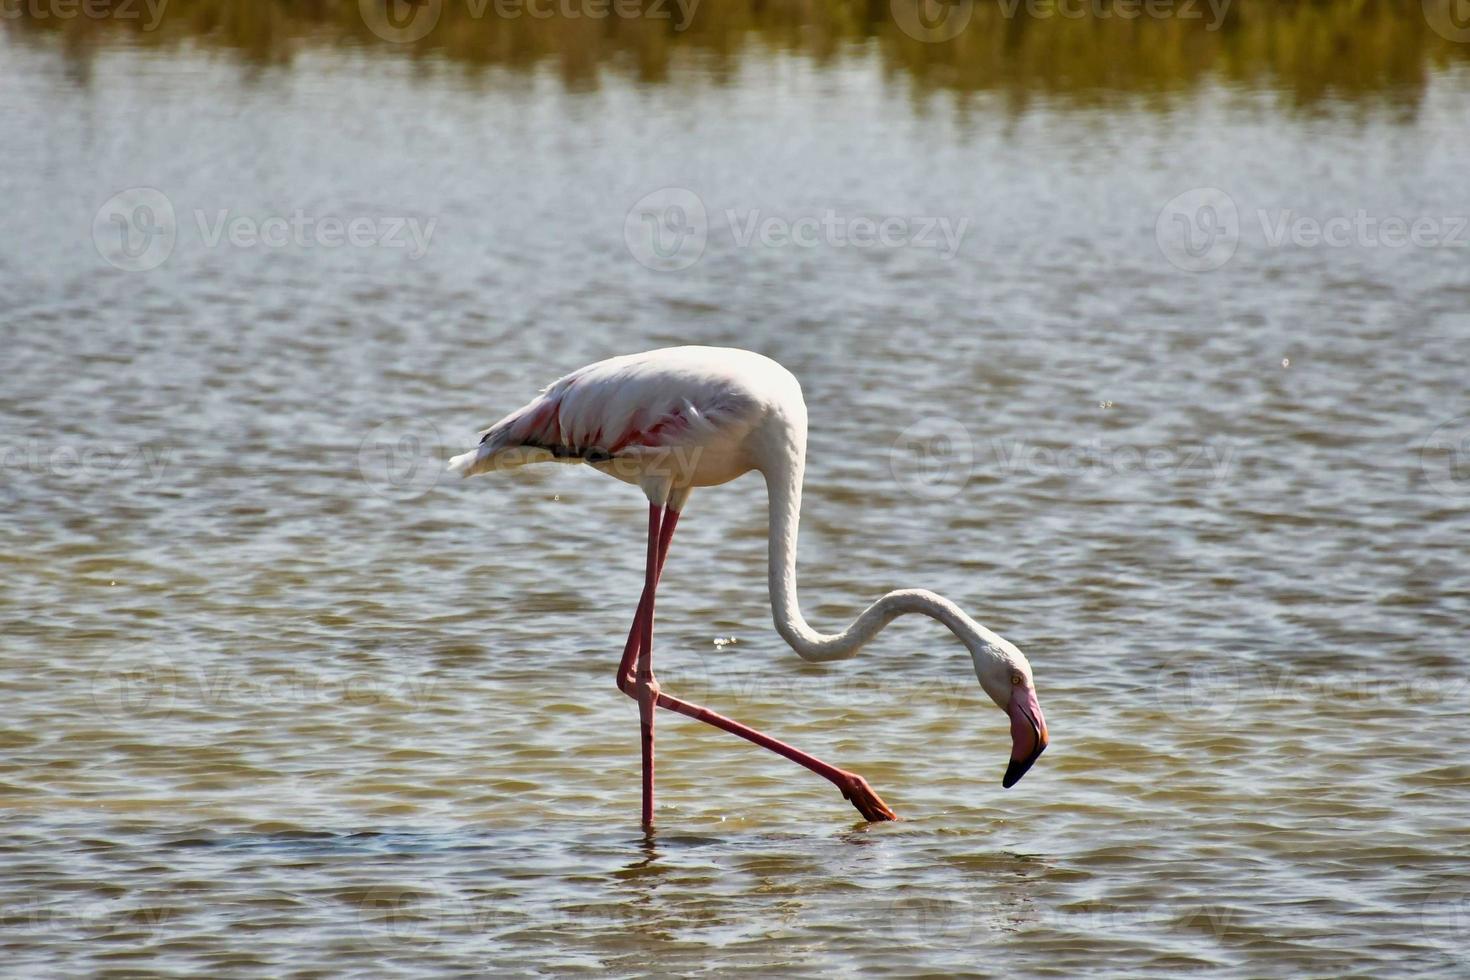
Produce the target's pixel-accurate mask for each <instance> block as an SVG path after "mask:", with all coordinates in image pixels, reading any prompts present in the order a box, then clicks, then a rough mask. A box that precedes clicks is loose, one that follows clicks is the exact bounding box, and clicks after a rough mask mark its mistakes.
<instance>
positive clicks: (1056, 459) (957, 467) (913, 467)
mask: <svg viewBox="0 0 1470 980" xmlns="http://www.w3.org/2000/svg"><path fill="white" fill-rule="evenodd" d="M988 449H989V452H988V454H987V453H983V452H977V449H976V443H975V440H974V439H973V438H972V437H971V435H970V430H969V429H968V428H967V427H966V426H965V425H964V424H963V423H961V422H958V421H956V420H955V419H952V418H947V417H944V416H929V417H926V418H922V419H920V420H919V421H917V422H915V423H914V424H913V425H911V426H909V427H908V428H906V429H904V430H903V432H902V433H900V434H899V436H898V438H897V439H895V440H894V442H893V445H892V447H890V449H889V451H888V468H889V472H891V473H892V474H893V478H894V480H895V481H897V483H898V484H899V486H901V487H903V489H904V490H905V491H906V492H907V493H909V494H911V495H912V496H915V497H918V498H920V499H923V500H945V499H948V498H950V497H953V496H955V495H956V494H958V493H959V492H960V491H962V490H964V489H965V487H966V486H967V485H968V484H969V482H970V478H971V477H972V476H974V474H975V471H976V469H977V468H983V469H984V470H985V471H986V472H987V473H990V474H992V475H997V476H1018V475H1026V476H1034V477H1049V476H1063V477H1067V478H1078V477H1098V478H1115V477H1123V476H1154V477H1168V476H1180V475H1190V474H1198V475H1201V476H1205V477H1207V478H1208V479H1210V480H1213V481H1221V480H1224V479H1226V478H1227V477H1228V476H1229V475H1230V470H1231V468H1232V467H1233V466H1234V463H1235V447H1233V446H1230V445H1227V444H1214V443H1201V444H1198V445H1180V446H1157V445H1156V446H1140V445H1131V444H1118V445H1114V444H1110V443H1106V442H1104V441H1103V440H1101V439H1093V440H1091V441H1089V442H1085V443H1078V444H1073V445H1068V446H1049V445H1038V444H1035V443H1032V442H1029V441H1027V440H1025V439H1007V438H1002V437H995V438H992V439H991V440H989V445H988Z"/></svg>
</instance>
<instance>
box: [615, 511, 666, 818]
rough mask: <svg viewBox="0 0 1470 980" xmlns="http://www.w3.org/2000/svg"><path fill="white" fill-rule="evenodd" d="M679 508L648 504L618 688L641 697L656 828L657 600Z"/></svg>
mask: <svg viewBox="0 0 1470 980" xmlns="http://www.w3.org/2000/svg"><path fill="white" fill-rule="evenodd" d="M678 522H679V512H678V511H676V510H674V509H672V508H669V507H664V508H660V507H659V506H658V505H657V504H649V505H648V556H647V559H646V563H645V566H644V580H643V595H642V598H640V599H639V600H638V611H637V612H636V613H635V614H634V616H633V626H632V628H631V629H630V630H629V631H628V642H627V644H626V645H625V646H624V647H623V659H622V662H621V663H620V664H619V665H618V690H620V691H622V692H623V693H624V694H626V695H628V696H629V697H631V698H635V699H637V701H638V720H639V728H640V732H641V736H642V737H641V742H642V750H643V829H644V831H645V832H647V831H650V830H652V829H653V783H654V758H653V741H654V714H655V713H656V712H655V707H656V705H657V698H658V692H659V687H658V680H657V679H655V678H654V676H653V601H654V593H655V590H656V589H657V588H658V579H659V575H660V574H661V573H662V571H663V566H664V561H665V559H667V558H668V555H669V542H670V541H672V540H673V537H674V526H675V525H676V524H678Z"/></svg>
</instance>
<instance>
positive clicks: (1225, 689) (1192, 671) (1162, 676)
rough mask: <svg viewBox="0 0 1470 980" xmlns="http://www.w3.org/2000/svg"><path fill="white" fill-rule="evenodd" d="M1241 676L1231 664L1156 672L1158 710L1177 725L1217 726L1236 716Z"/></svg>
mask: <svg viewBox="0 0 1470 980" xmlns="http://www.w3.org/2000/svg"><path fill="white" fill-rule="evenodd" d="M1240 687H1241V683H1240V675H1239V672H1238V671H1237V670H1236V668H1235V664H1233V663H1231V662H1225V663H1196V664H1189V665H1184V666H1169V667H1165V668H1162V669H1161V670H1160V671H1159V674H1158V678H1157V681H1156V683H1155V685H1154V694H1155V696H1156V697H1157V699H1158V704H1159V707H1160V708H1161V709H1162V710H1163V712H1164V713H1165V714H1166V715H1168V716H1169V717H1171V718H1173V719H1174V720H1175V721H1179V722H1190V723H1198V724H1205V725H1209V724H1219V723H1220V722H1222V721H1225V720H1226V719H1228V718H1229V717H1230V716H1231V715H1233V714H1234V713H1235V706H1236V703H1237V702H1238V701H1239V700H1240Z"/></svg>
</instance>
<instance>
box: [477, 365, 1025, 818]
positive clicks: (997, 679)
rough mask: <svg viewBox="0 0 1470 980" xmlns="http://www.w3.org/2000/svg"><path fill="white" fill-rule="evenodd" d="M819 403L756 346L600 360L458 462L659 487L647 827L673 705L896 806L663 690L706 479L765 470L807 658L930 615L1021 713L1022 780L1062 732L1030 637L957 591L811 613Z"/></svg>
mask: <svg viewBox="0 0 1470 980" xmlns="http://www.w3.org/2000/svg"><path fill="white" fill-rule="evenodd" d="M806 425H807V416H806V403H805V402H804V400H803V399H802V394H801V385H800V384H799V383H798V382H797V380H796V378H795V377H794V376H793V375H792V374H791V372H789V371H787V370H786V369H785V368H784V367H782V366H781V365H780V364H777V363H776V362H775V361H773V360H771V359H770V358H767V357H763V356H761V355H760V354H756V353H753V352H751V351H746V350H738V349H733V348H722V347H671V348H666V349H663V350H654V351H647V352H645V353H642V354H629V355H625V356H622V357H613V358H609V359H608V360H605V361H598V362H597V363H595V364H590V365H588V366H587V367H584V368H581V369H579V370H577V371H573V372H572V373H571V374H568V375H566V376H564V377H562V378H560V379H558V380H557V381H554V382H552V384H550V385H549V386H547V387H546V388H545V389H543V390H542V392H541V394H540V395H539V396H538V397H537V398H535V399H534V400H533V401H531V402H530V403H529V404H527V405H526V406H524V407H523V408H520V409H518V410H517V411H514V412H512V413H510V414H509V415H507V416H505V418H503V419H501V420H500V421H499V422H496V423H495V424H494V425H492V426H490V427H489V428H488V429H485V430H484V431H483V432H481V433H480V443H479V445H478V446H476V447H475V448H474V449H472V450H471V451H469V452H467V453H464V454H462V455H459V456H456V457H454V458H453V459H451V460H450V461H449V468H450V470H451V471H453V472H456V473H459V474H461V475H463V476H472V475H474V474H477V473H485V472H490V471H499V470H507V469H513V468H515V467H518V466H523V465H526V464H528V463H538V462H551V461H559V462H572V463H586V464H588V465H591V466H593V467H595V468H597V469H598V470H600V471H602V472H604V473H607V474H608V475H609V476H612V477H615V478H617V479H620V480H623V481H624V482H627V483H632V484H636V485H638V486H640V487H641V488H642V490H643V492H644V494H645V495H646V496H647V497H648V503H649V523H648V551H647V561H646V565H645V573H644V586H643V595H642V597H641V598H640V600H639V604H638V611H637V613H636V614H635V615H634V618H633V626H632V628H631V629H630V631H629V634H628V639H627V642H626V644H625V646H624V648H623V657H622V661H621V663H620V664H619V667H618V672H617V675H616V682H617V686H618V688H619V690H621V691H622V692H623V693H625V694H627V695H628V696H629V697H632V698H635V699H637V701H638V704H639V715H640V721H641V726H642V746H643V826H644V828H645V830H651V829H652V826H653V774H654V765H653V762H654V757H653V746H654V715H655V712H656V709H658V708H664V709H666V710H670V711H674V712H677V713H680V714H683V715H686V716H688V717H691V718H695V719H698V720H699V721H703V722H705V723H707V724H709V725H712V726H714V727H716V728H720V729H722V730H724V731H727V732H730V733H732V734H735V735H738V736H740V737H741V738H744V739H746V740H748V741H751V742H754V743H756V744H757V745H760V746H762V747H764V748H767V749H770V750H771V751H773V752H776V753H777V754H779V755H782V756H785V757H786V758H788V759H791V760H792V761H793V762H796V763H797V764H799V765H802V766H804V767H806V768H807V769H810V770H811V771H813V772H815V773H817V774H818V775H820V776H822V777H823V778H825V779H827V780H829V781H830V782H832V783H833V785H835V786H836V787H837V788H838V789H839V790H841V792H842V794H843V796H845V797H846V798H847V799H848V800H850V801H851V802H852V803H853V805H854V806H855V807H857V809H858V811H859V812H860V813H862V815H863V816H864V817H866V818H867V819H869V820H891V819H894V818H895V815H894V813H893V811H892V810H891V809H890V808H889V807H888V805H887V804H886V803H884V802H883V800H882V799H881V798H880V797H879V796H878V794H877V793H876V792H874V791H873V789H872V787H871V786H869V785H868V783H867V781H866V780H864V779H863V778H862V777H861V776H858V775H857V774H855V773H851V772H848V771H846V770H843V769H839V768H837V767H836V766H833V765H830V764H828V763H826V762H823V761H822V760H820V759H818V758H816V757H815V756H812V755H809V754H808V753H805V752H802V751H801V750H799V749H796V748H793V747H792V746H790V745H787V744H786V743H784V742H780V741H778V740H776V739H774V738H771V737H770V736H769V735H766V734H764V733H762V732H758V731H756V730H755V729H752V728H749V727H748V726H745V725H742V724H740V723H739V722H737V721H733V720H731V719H729V718H726V717H724V716H723V715H719V714H716V713H715V712H713V711H711V710H710V709H708V708H704V707H701V706H700V705H696V704H692V703H690V702H688V701H685V700H683V699H682V698H678V697H675V696H674V695H672V694H670V693H668V692H666V691H663V690H662V689H661V687H660V686H659V683H658V680H657V679H656V678H655V677H654V674H653V650H652V646H653V618H654V616H653V612H654V599H655V593H656V591H657V588H658V584H659V576H660V574H661V573H662V570H663V565H664V560H665V558H666V557H667V555H668V548H669V543H670V541H671V540H672V538H673V533H674V528H675V526H676V524H677V523H678V520H679V515H680V513H681V512H682V510H683V508H684V504H685V502H686V501H687V500H688V497H689V494H690V492H691V491H692V490H693V489H694V488H696V487H708V486H715V485H717V484H721V483H726V482H729V481H730V480H733V479H735V478H736V477H738V476H740V475H742V474H744V473H748V472H750V471H751V470H759V471H760V472H761V473H762V474H763V475H764V476H765V478H766V487H767V492H768V495H769V499H770V529H769V537H770V550H769V565H770V573H769V581H770V591H771V607H772V615H773V618H774V620H775V624H776V629H777V631H778V632H779V633H780V634H781V637H782V638H783V639H784V640H786V642H787V643H788V644H789V645H790V646H791V648H792V649H793V650H795V651H796V653H797V654H798V655H799V656H801V657H802V658H804V659H806V660H808V661H812V662H826V661H831V660H840V659H845V658H847V657H851V656H853V655H855V654H856V653H857V651H858V650H859V649H860V648H861V647H862V646H863V644H865V643H866V642H867V641H868V640H870V639H871V638H872V637H873V636H875V635H876V634H877V633H878V632H879V631H880V630H882V629H883V628H884V627H885V626H887V625H888V624H889V623H890V622H892V621H893V620H894V619H896V618H897V617H899V616H901V615H904V614H906V613H920V614H923V615H925V616H929V617H930V618H932V619H935V620H938V621H939V622H941V623H943V624H944V625H945V626H946V627H947V628H948V629H949V630H950V631H951V632H952V633H953V634H954V635H955V636H956V637H957V638H958V639H959V640H960V641H961V642H962V643H963V644H964V645H965V647H966V648H967V649H968V650H969V652H970V656H971V659H972V661H973V663H974V668H975V675H976V677H977V679H978V680H979V681H980V686H981V688H982V689H983V690H984V691H985V693H986V694H987V695H988V696H989V697H990V698H991V700H993V701H994V702H995V704H996V705H997V706H998V707H999V708H1001V709H1002V710H1003V711H1005V712H1006V714H1007V715H1009V717H1010V731H1011V743H1012V747H1011V760H1010V764H1009V766H1008V767H1007V769H1006V773H1005V777H1004V779H1003V780H1002V784H1003V785H1004V786H1006V787H1010V786H1012V785H1014V784H1015V782H1016V781H1017V780H1019V779H1020V778H1021V777H1022V776H1023V775H1025V773H1026V772H1027V771H1028V770H1029V769H1030V768H1031V766H1032V764H1033V763H1034V762H1035V761H1036V759H1037V757H1039V756H1040V755H1041V753H1042V751H1043V750H1044V749H1045V748H1046V746H1047V743H1048V734H1047V728H1046V720H1045V718H1044V717H1043V715H1042V712H1041V706H1040V704H1039V703H1038V702H1037V699H1036V691H1035V682H1034V680H1033V678H1032V673H1031V665H1030V664H1029V662H1027V660H1026V657H1025V655H1024V654H1022V653H1021V651H1020V650H1018V649H1016V647H1015V646H1014V645H1013V644H1011V643H1010V642H1008V641H1007V640H1005V639H1004V638H1002V637H1000V636H997V635H996V634H995V633H992V632H991V631H990V630H988V629H986V628H985V627H984V626H981V625H980V624H979V623H977V622H975V621H974V620H973V619H971V618H970V617H969V616H967V615H966V614H965V613H964V612H963V611H962V610H961V609H960V608H959V607H958V606H956V605H955V604H954V603H953V602H950V601H949V600H948V599H946V598H944V597H943V596H939V595H935V594H934V593H933V592H928V591H925V590H922V589H903V590H899V591H896V592H890V593H888V594H887V595H885V596H883V597H881V598H880V599H878V600H877V601H876V602H874V603H872V604H871V605H869V606H868V607H867V608H866V609H864V610H863V612H862V613H861V614H860V615H859V616H858V617H857V619H856V620H854V621H853V623H852V624H851V625H850V626H848V627H847V629H845V630H843V631H841V632H840V633H834V634H825V633H821V632H819V631H817V630H816V629H813V628H812V627H811V626H810V625H809V624H808V623H807V621H806V619H805V618H804V617H803V616H802V614H801V608H800V604H799V603H798V601H797V593H796V539H797V527H798V523H799V519H800V512H801V491H802V480H803V475H804V472H805V465H806Z"/></svg>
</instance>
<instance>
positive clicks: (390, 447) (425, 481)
mask: <svg viewBox="0 0 1470 980" xmlns="http://www.w3.org/2000/svg"><path fill="white" fill-rule="evenodd" d="M443 446H444V441H443V439H441V438H440V436H439V429H438V427H437V426H435V425H434V423H433V422H431V421H430V420H428V419H426V418H418V417H414V416H407V415H405V416H399V417H398V418H392V419H389V420H388V421H386V422H383V423H382V424H381V425H379V426H377V427H376V428H374V429H373V431H371V432H369V433H368V434H367V435H366V436H365V437H364V438H363V440H362V443H361V444H360V445H359V446H358V447H357V471H358V473H359V474H360V475H361V476H362V479H363V482H364V483H366V484H367V485H368V486H369V487H371V488H372V491H373V492H374V493H376V494H377V495H378V496H380V497H383V498H384V499H386V500H393V501H397V502H400V503H401V502H404V501H408V500H414V499H416V498H418V497H422V496H423V495H424V494H426V493H428V492H429V491H430V490H432V489H434V487H435V485H436V484H438V482H439V480H440V478H441V477H442V476H443V475H444V459H443V456H444V451H443Z"/></svg>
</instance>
